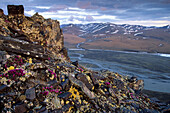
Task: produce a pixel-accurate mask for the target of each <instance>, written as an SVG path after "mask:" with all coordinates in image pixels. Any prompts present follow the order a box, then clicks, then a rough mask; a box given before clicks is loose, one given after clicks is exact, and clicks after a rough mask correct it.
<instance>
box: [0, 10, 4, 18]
mask: <svg viewBox="0 0 170 113" xmlns="http://www.w3.org/2000/svg"><path fill="white" fill-rule="evenodd" d="M2 16H4V11H3V10H2V9H0V17H2Z"/></svg>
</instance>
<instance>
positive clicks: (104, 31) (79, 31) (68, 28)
mask: <svg viewBox="0 0 170 113" xmlns="http://www.w3.org/2000/svg"><path fill="white" fill-rule="evenodd" d="M61 27H62V29H63V32H64V33H71V34H74V35H77V36H79V37H82V38H108V37H112V35H114V34H119V35H120V34H121V35H127V34H129V35H130V34H132V35H133V36H139V34H143V33H144V32H145V31H148V30H152V31H153V30H158V29H164V30H165V31H166V30H168V29H170V25H167V26H164V27H154V26H152V27H146V26H141V25H128V24H123V25H117V24H112V23H90V24H66V25H61Z"/></svg>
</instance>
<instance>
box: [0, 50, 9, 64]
mask: <svg viewBox="0 0 170 113" xmlns="http://www.w3.org/2000/svg"><path fill="white" fill-rule="evenodd" d="M6 55H7V53H6V52H5V51H0V62H2V61H4V60H6Z"/></svg>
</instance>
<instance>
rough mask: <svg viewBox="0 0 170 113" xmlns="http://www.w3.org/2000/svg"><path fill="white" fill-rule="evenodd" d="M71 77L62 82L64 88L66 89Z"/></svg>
mask: <svg viewBox="0 0 170 113" xmlns="http://www.w3.org/2000/svg"><path fill="white" fill-rule="evenodd" d="M68 83H69V79H65V81H64V82H61V86H62V89H65V87H66V85H68Z"/></svg>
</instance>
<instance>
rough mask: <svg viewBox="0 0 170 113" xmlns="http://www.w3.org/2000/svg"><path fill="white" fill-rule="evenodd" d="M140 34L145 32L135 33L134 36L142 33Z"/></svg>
mask: <svg viewBox="0 0 170 113" xmlns="http://www.w3.org/2000/svg"><path fill="white" fill-rule="evenodd" d="M140 34H143V32H139V33H135V34H134V36H137V35H140Z"/></svg>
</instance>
